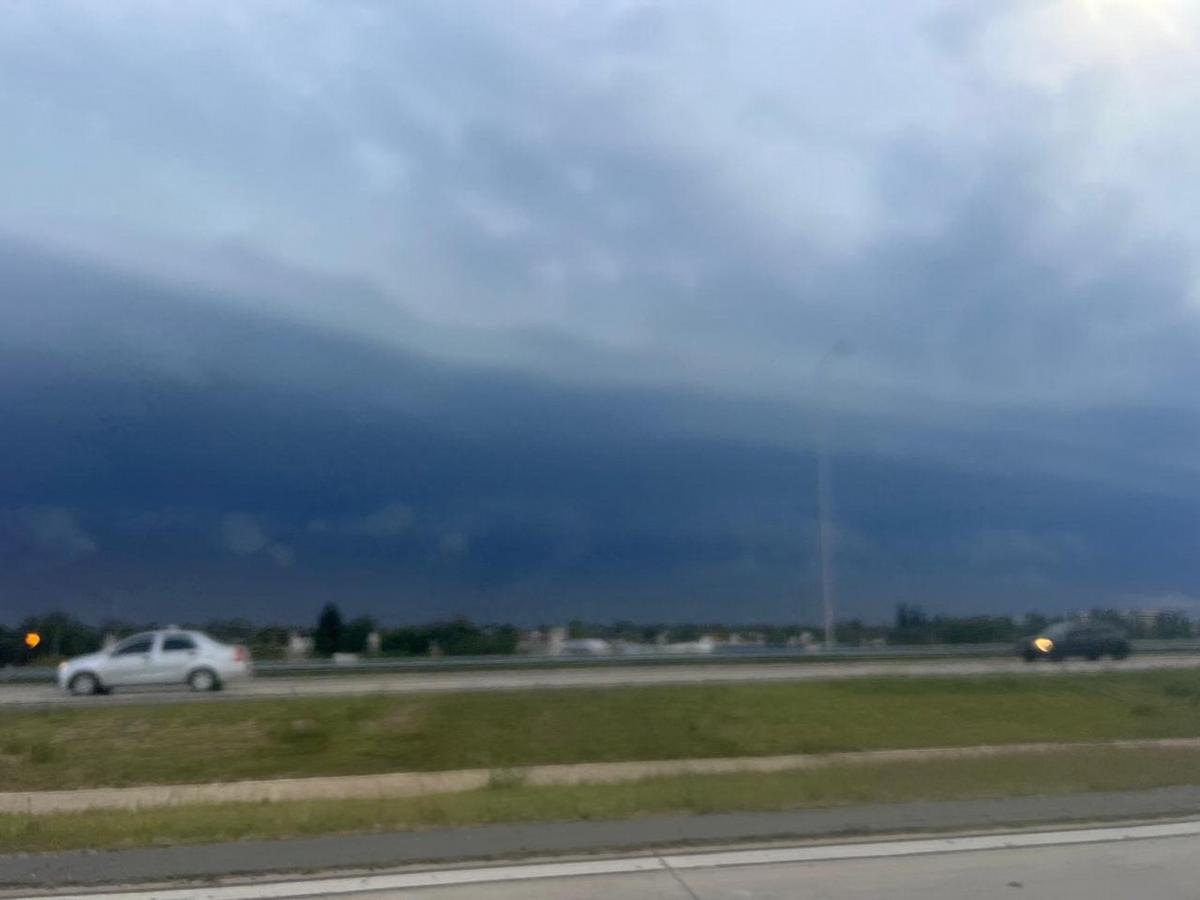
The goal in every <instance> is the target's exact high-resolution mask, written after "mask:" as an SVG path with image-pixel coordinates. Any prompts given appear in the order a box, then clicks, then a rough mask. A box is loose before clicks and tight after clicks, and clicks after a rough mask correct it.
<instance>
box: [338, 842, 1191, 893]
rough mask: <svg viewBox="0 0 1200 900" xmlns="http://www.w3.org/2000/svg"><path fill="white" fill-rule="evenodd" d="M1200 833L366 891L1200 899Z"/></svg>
mask: <svg viewBox="0 0 1200 900" xmlns="http://www.w3.org/2000/svg"><path fill="white" fill-rule="evenodd" d="M1195 847H1196V845H1195V838H1194V837H1174V838H1158V839H1149V840H1134V841H1127V842H1123V843H1119V844H1114V843H1102V844H1088V845H1066V846H1057V847H1041V848H1033V849H1018V850H982V851H976V852H965V853H942V854H937V855H931V856H905V857H899V858H883V859H858V860H853V861H846V860H840V859H836V860H827V861H814V862H794V863H783V864H777V865H759V866H732V867H714V868H707V869H699V870H685V871H677V870H674V869H672V870H668V871H653V872H634V873H627V874H612V875H591V876H577V877H573V878H572V877H567V878H556V879H545V880H539V881H514V882H506V883H501V884H483V885H470V886H462V887H446V888H426V889H416V890H413V889H406V890H401V891H381V892H377V893H368V894H360V895H359V896H360V897H363V898H369V900H393V898H400V897H403V898H405V900H484V898H487V900H584V898H587V900H592V898H595V900H638V898H663V900H751V898H753V900H809V898H812V900H817V898H820V900H868V898H869V900H879V898H887V900H963V898H971V900H1017V898H1022V900H1024V898H1029V900H1034V898H1037V900H1098V898H1114V900H1115V898H1120V900H1126V898H1133V897H1136V898H1141V900H1195V898H1196V897H1197V896H1198V895H1200V888H1198V887H1197V885H1200V857H1198V856H1197V854H1196V852H1195Z"/></svg>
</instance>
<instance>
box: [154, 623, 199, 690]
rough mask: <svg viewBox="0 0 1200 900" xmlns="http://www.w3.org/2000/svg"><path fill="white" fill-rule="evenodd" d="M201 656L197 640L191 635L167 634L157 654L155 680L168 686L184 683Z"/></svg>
mask: <svg viewBox="0 0 1200 900" xmlns="http://www.w3.org/2000/svg"><path fill="white" fill-rule="evenodd" d="M199 654H200V648H199V647H198V646H196V639H195V638H193V637H192V636H191V635H190V634H165V635H163V638H162V643H161V644H159V649H158V652H157V654H156V660H155V664H154V680H155V681H159V682H164V683H168V684H174V683H176V682H179V683H182V682H183V680H184V678H186V677H187V673H188V671H189V670H190V669H191V668H192V664H193V663H194V662H195V661H196V658H197V657H198V656H199Z"/></svg>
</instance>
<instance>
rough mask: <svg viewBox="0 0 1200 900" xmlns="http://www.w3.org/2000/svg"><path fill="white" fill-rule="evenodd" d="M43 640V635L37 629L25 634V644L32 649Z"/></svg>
mask: <svg viewBox="0 0 1200 900" xmlns="http://www.w3.org/2000/svg"><path fill="white" fill-rule="evenodd" d="M41 642H42V636H41V635H40V634H38V633H37V632H36V631H30V632H28V633H27V634H26V635H25V646H26V647H28V648H29V649H30V650H32V649H33V648H34V647H36V646H37V645H38V644H40V643H41Z"/></svg>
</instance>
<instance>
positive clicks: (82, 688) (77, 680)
mask: <svg viewBox="0 0 1200 900" xmlns="http://www.w3.org/2000/svg"><path fill="white" fill-rule="evenodd" d="M67 687H68V688H69V690H70V691H71V693H72V694H74V695H75V696H76V697H90V696H91V695H92V694H98V693H100V679H99V678H97V677H96V676H95V675H93V674H92V673H91V672H80V673H79V674H78V675H76V676H75V677H74V678H72V679H71V683H70V684H69V685H67Z"/></svg>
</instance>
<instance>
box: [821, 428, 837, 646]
mask: <svg viewBox="0 0 1200 900" xmlns="http://www.w3.org/2000/svg"><path fill="white" fill-rule="evenodd" d="M822 418H823V417H822ZM829 482H830V471H829V433H828V429H827V426H826V424H825V422H824V421H822V423H821V425H820V434H818V436H817V565H818V566H819V567H820V578H821V611H822V614H823V616H824V620H825V649H826V650H832V649H833V646H834V643H835V640H834V633H833V526H832V523H831V522H830V515H831V509H830V507H831V506H832V503H831V498H830V483H829Z"/></svg>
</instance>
